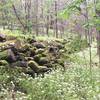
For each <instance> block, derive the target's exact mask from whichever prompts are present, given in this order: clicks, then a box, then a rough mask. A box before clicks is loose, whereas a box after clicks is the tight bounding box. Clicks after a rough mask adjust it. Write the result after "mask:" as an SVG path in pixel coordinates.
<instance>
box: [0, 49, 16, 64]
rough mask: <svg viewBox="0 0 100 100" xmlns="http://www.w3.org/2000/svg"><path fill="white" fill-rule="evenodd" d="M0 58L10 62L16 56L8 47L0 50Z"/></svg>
mask: <svg viewBox="0 0 100 100" xmlns="http://www.w3.org/2000/svg"><path fill="white" fill-rule="evenodd" d="M0 59H1V60H7V61H8V62H9V63H12V62H15V61H16V56H15V55H14V53H13V52H12V50H11V49H8V50H5V51H3V52H0Z"/></svg>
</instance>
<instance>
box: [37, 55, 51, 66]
mask: <svg viewBox="0 0 100 100" xmlns="http://www.w3.org/2000/svg"><path fill="white" fill-rule="evenodd" d="M48 62H49V60H48V58H46V57H41V58H40V59H39V62H38V63H39V65H41V66H43V65H44V64H47V63H48Z"/></svg>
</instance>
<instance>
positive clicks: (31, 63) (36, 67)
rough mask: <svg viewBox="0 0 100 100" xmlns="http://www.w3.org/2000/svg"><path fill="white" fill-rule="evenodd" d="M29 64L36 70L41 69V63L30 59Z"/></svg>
mask: <svg viewBox="0 0 100 100" xmlns="http://www.w3.org/2000/svg"><path fill="white" fill-rule="evenodd" d="M28 66H29V67H30V68H31V69H32V70H33V71H35V72H38V70H39V65H38V64H37V63H36V62H35V61H29V62H28Z"/></svg>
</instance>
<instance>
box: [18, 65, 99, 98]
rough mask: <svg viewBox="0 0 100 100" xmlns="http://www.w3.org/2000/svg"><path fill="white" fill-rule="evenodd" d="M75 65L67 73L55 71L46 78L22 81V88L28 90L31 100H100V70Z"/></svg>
mask: <svg viewBox="0 0 100 100" xmlns="http://www.w3.org/2000/svg"><path fill="white" fill-rule="evenodd" d="M92 71H93V72H92V77H91V73H90V71H89V68H86V67H82V66H78V65H76V66H75V65H74V67H71V68H68V69H67V70H66V72H65V73H62V72H61V71H54V72H52V73H51V75H46V76H45V78H36V79H32V78H28V79H22V80H21V81H20V82H21V86H23V87H24V88H26V90H27V91H28V94H29V100H99V99H100V74H99V71H100V69H98V68H93V70H92Z"/></svg>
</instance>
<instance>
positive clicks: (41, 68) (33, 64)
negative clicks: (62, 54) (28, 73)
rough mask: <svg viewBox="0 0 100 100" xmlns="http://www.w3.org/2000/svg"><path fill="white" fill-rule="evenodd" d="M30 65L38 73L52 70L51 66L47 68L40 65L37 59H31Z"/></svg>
mask: <svg viewBox="0 0 100 100" xmlns="http://www.w3.org/2000/svg"><path fill="white" fill-rule="evenodd" d="M28 66H29V67H30V68H31V69H32V70H33V71H34V72H35V73H37V74H40V73H45V72H47V71H49V70H51V69H50V68H47V67H46V66H39V65H38V64H37V63H36V62H35V61H29V62H28Z"/></svg>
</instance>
